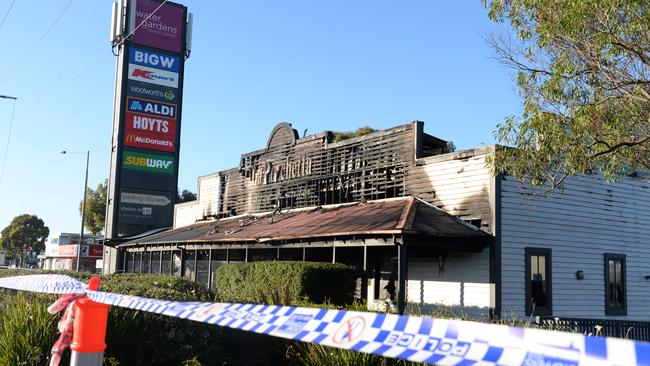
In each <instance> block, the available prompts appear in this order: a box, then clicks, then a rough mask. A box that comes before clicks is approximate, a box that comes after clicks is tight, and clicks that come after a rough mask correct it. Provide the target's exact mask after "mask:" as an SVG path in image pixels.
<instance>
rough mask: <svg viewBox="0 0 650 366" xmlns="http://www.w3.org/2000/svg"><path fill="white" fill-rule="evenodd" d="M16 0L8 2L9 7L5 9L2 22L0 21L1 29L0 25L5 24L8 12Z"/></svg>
mask: <svg viewBox="0 0 650 366" xmlns="http://www.w3.org/2000/svg"><path fill="white" fill-rule="evenodd" d="M15 2H16V0H12V1H11V4H9V9H7V12H6V13H5V16H4V18H2V23H0V29H2V26H3V25H5V21H6V20H7V17H8V16H9V12H10V11H11V8H13V7H14V3H15Z"/></svg>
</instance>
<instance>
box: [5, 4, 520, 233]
mask: <svg viewBox="0 0 650 366" xmlns="http://www.w3.org/2000/svg"><path fill="white" fill-rule="evenodd" d="M69 3H70V0H37V1H20V0H18V1H16V2H15V4H14V6H13V8H12V10H11V12H10V13H9V16H8V18H7V21H6V23H5V24H4V26H3V27H2V28H0V48H1V49H3V54H2V57H0V94H5V95H11V96H16V97H18V98H19V100H18V102H17V104H16V114H15V119H14V122H13V133H12V136H11V143H10V145H9V152H8V156H7V165H6V168H5V176H4V179H3V180H2V182H0V230H1V229H2V228H4V227H5V226H7V225H8V224H9V223H10V221H11V219H12V218H13V217H14V216H17V215H20V214H23V213H30V214H35V215H38V216H39V217H41V218H42V219H43V220H44V221H45V223H46V225H48V226H49V227H50V230H51V232H69V231H72V232H76V231H78V230H79V226H80V217H79V212H78V204H79V201H80V200H81V198H82V194H83V179H84V176H83V173H84V164H85V160H84V155H82V154H77V155H74V154H73V155H60V154H58V151H59V150H61V149H66V150H69V151H85V150H88V149H89V150H91V155H90V173H89V186H91V187H93V188H94V187H96V186H97V184H99V183H100V182H101V181H103V180H104V178H106V177H107V176H108V166H109V150H110V138H111V123H112V105H113V87H114V78H115V62H116V60H115V57H114V56H113V55H112V54H111V52H110V45H109V42H108V33H109V28H110V17H111V14H110V9H111V1H109V0H102V1H98V0H93V1H83V0H76V1H73V2H72V3H71V5H70V6H69V8H68V10H67V12H66V13H65V14H64V15H63V17H62V18H61V19H60V21H59V22H58V23H57V24H56V25H55V26H54V28H53V29H52V31H51V32H50V33H49V34H48V35H47V37H46V38H45V39H44V40H43V41H42V42H41V43H40V44H39V45H38V46H37V47H36V48H34V49H33V51H32V52H31V53H30V54H29V55H28V56H27V57H26V58H24V56H25V55H26V54H27V53H28V51H29V50H30V49H31V48H32V47H33V46H34V44H36V42H37V41H38V40H39V39H40V38H41V36H42V35H43V34H44V33H45V32H46V30H47V29H48V28H49V27H50V25H51V24H52V22H53V21H54V20H55V19H56V17H57V16H58V15H59V14H60V13H61V11H62V10H63V9H64V8H65V7H66V6H67V5H68V4H69ZM10 4H11V0H0V21H1V17H2V16H4V14H5V12H6V10H7V9H8V8H9V5H10ZM184 4H185V5H187V6H188V8H189V10H190V11H191V12H192V13H194V39H193V47H192V48H193V50H192V55H191V57H190V58H189V59H188V60H187V63H186V69H185V86H184V87H185V91H184V100H183V119H182V130H181V150H180V162H179V187H180V188H181V189H190V190H192V191H195V190H196V179H197V177H198V176H201V175H206V174H210V173H214V172H216V171H219V170H223V169H227V168H231V167H234V166H236V165H237V164H238V161H239V155H240V154H241V153H245V152H249V151H252V150H256V149H259V148H262V147H263V146H264V144H265V143H266V140H267V138H268V134H269V133H270V131H271V129H272V128H273V127H274V126H275V125H276V124H277V123H278V122H281V121H287V122H291V123H293V126H294V128H296V129H297V130H298V131H300V133H301V134H302V132H303V130H304V129H308V130H309V131H308V133H317V132H321V131H323V130H354V129H356V128H357V127H360V126H365V125H368V126H371V127H374V128H377V129H384V128H389V127H392V126H395V125H399V124H403V123H406V122H409V121H412V120H421V121H425V131H426V132H428V133H430V134H432V135H435V136H438V137H440V138H442V139H447V140H452V141H453V142H454V143H455V144H456V146H457V147H458V148H459V149H464V148H471V147H476V146H479V145H481V144H483V143H484V144H492V143H494V142H495V141H494V138H493V131H494V130H495V128H496V125H497V123H499V122H500V121H501V120H503V118H504V117H506V116H508V115H512V114H516V113H517V112H518V111H519V110H520V109H521V107H520V104H521V102H520V98H519V96H518V94H517V92H516V90H515V85H514V81H513V78H512V74H511V72H510V71H509V70H507V69H506V68H505V67H504V66H502V65H500V64H498V63H497V62H496V61H495V60H493V59H492V58H491V54H492V53H491V51H490V49H489V47H488V46H487V44H486V42H485V41H484V39H483V37H484V36H485V35H486V34H488V33H490V32H500V31H504V30H503V28H502V27H499V26H498V25H495V24H493V23H491V22H489V21H488V19H487V14H486V10H485V8H484V7H483V5H482V3H481V1H479V0H475V1H448V2H441V1H431V0H410V1H389V0H372V1H370V0H358V1H344V0H328V1H323V0H321V1H304V0H301V1H298V0H295V1H293V0H292V1H288V0H277V1H261V0H258V1H252V0H250V1H248V0H247V1H244V0H242V1H198V0H194V1H191V0H188V1H185V2H184ZM23 59H24V61H22V62H20V61H21V60H23ZM19 62H20V63H19ZM11 107H12V103H11V101H7V100H2V99H0V163H1V162H2V159H1V158H3V156H2V155H3V154H4V151H5V145H6V141H7V134H8V129H9V121H10V117H11Z"/></svg>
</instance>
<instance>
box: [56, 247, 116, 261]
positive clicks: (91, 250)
mask: <svg viewBox="0 0 650 366" xmlns="http://www.w3.org/2000/svg"><path fill="white" fill-rule="evenodd" d="M78 246H79V245H78V244H71V245H59V248H58V252H57V254H56V255H54V256H57V257H76V256H77V247H78ZM103 251H104V246H103V245H101V244H85V245H84V246H83V247H82V248H81V256H82V257H87V258H88V257H94V258H101V257H102V254H103V253H102V252H103ZM53 254H54V253H53Z"/></svg>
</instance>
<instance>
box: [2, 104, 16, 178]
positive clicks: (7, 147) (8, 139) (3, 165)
mask: <svg viewBox="0 0 650 366" xmlns="http://www.w3.org/2000/svg"><path fill="white" fill-rule="evenodd" d="M0 97H3V98H5V99H13V100H14V106H13V108H12V109H11V119H10V120H9V133H7V145H6V146H5V153H4V157H3V158H2V168H0V185H1V184H2V179H3V178H4V176H5V167H6V166H7V156H8V155H9V143H10V142H11V129H12V127H13V125H14V114H15V113H16V100H17V99H16V98H14V97H6V96H4V95H0Z"/></svg>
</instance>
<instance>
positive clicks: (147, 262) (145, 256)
mask: <svg viewBox="0 0 650 366" xmlns="http://www.w3.org/2000/svg"><path fill="white" fill-rule="evenodd" d="M150 270H151V252H144V253H142V273H149V271H150Z"/></svg>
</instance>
